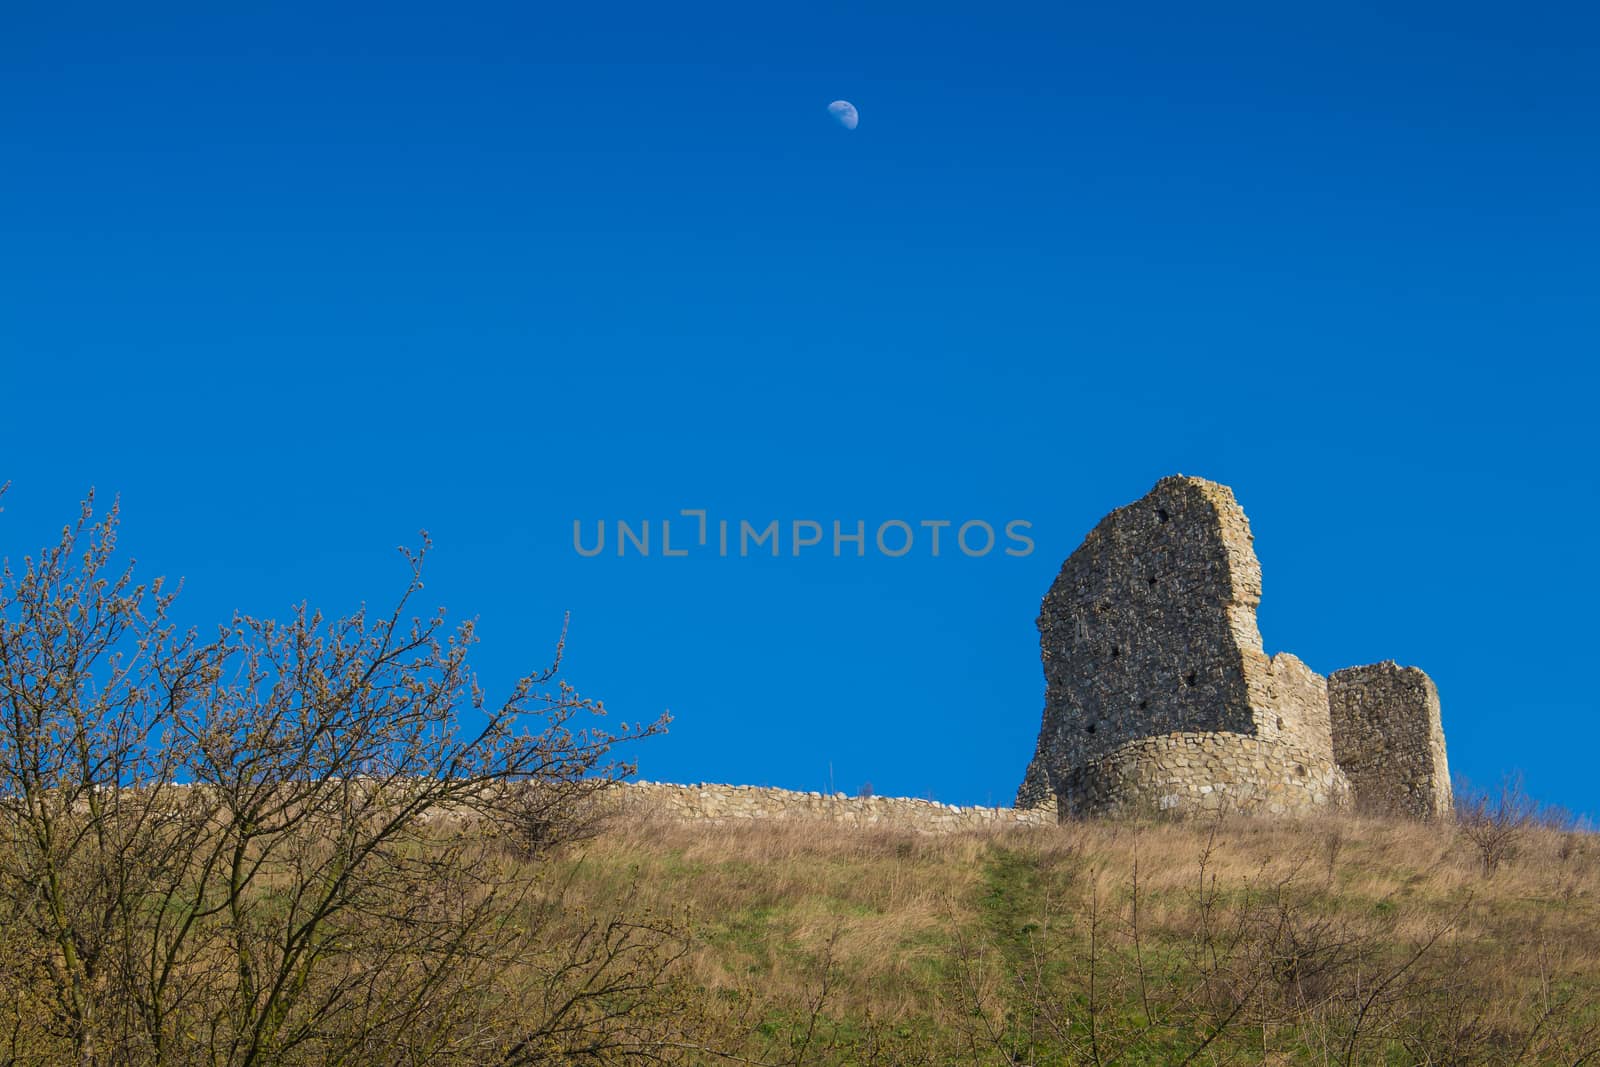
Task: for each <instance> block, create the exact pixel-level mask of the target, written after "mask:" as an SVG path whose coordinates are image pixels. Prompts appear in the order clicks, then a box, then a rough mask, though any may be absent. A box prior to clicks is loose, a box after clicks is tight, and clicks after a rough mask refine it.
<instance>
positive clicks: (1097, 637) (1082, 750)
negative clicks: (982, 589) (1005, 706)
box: [1017, 475, 1349, 814]
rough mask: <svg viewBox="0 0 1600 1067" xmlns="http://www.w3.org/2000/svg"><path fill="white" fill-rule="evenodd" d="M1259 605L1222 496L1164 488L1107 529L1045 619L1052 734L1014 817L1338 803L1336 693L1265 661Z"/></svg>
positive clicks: (1083, 552) (1245, 544)
mask: <svg viewBox="0 0 1600 1067" xmlns="http://www.w3.org/2000/svg"><path fill="white" fill-rule="evenodd" d="M1260 600H1261V566H1260V564H1259V563H1258V562H1257V561H1256V556H1255V552H1254V550H1253V549H1252V548H1251V534H1250V524H1249V521H1248V520H1247V519H1246V518H1245V515H1244V512H1243V511H1242V510H1241V509H1240V508H1239V505H1238V503H1237V502H1235V500H1234V498H1233V493H1232V492H1231V491H1230V490H1229V489H1228V488H1227V487H1226V486H1222V485H1218V484H1216V483H1215V482H1208V481H1205V480H1204V479H1201V478H1187V477H1184V476H1182V475H1176V476H1173V477H1170V478H1163V479H1162V480H1161V481H1160V482H1157V483H1156V486H1155V488H1154V489H1152V490H1151V491H1150V492H1149V493H1148V494H1146V495H1145V497H1144V498H1143V499H1141V500H1138V501H1136V502H1135V503H1133V504H1130V505H1128V506H1127V507H1123V508H1118V509H1117V510H1116V511H1114V512H1112V513H1111V514H1110V515H1108V516H1106V517H1105V518H1104V519H1103V520H1101V522H1100V524H1099V525H1098V526H1096V527H1095V528H1094V530H1093V531H1092V532H1091V533H1090V534H1089V536H1088V537H1087V538H1086V539H1085V540H1084V542H1083V544H1082V545H1081V546H1080V547H1079V548H1078V550H1077V551H1076V552H1074V553H1072V555H1071V556H1070V557H1069V558H1068V559H1067V561H1066V563H1065V564H1063V566H1062V568H1061V572H1060V574H1059V575H1058V576H1057V577H1056V580H1055V584H1054V585H1052V586H1051V587H1050V592H1049V593H1048V594H1047V595H1046V596H1045V598H1044V606H1043V608H1042V610H1041V611H1040V614H1039V638H1040V649H1041V652H1042V654H1043V658H1044V672H1045V711H1044V721H1043V725H1042V728H1041V730H1040V733H1039V743H1038V747H1037V750H1036V752H1035V755H1034V759H1033V762H1032V764H1031V765H1030V766H1029V768H1028V772H1027V775H1026V776H1025V778H1024V782H1023V787H1022V789H1021V790H1020V791H1019V793H1018V798H1017V802H1018V804H1019V806H1022V807H1034V806H1041V805H1048V804H1050V803H1051V801H1052V800H1054V801H1056V802H1057V803H1058V804H1059V807H1060V810H1061V811H1062V813H1064V814H1088V813H1093V812H1100V811H1107V810H1123V809H1127V808H1130V807H1146V808H1149V809H1150V810H1152V811H1155V810H1169V811H1176V812H1179V813H1182V812H1187V811H1192V810H1208V809H1211V808H1215V807H1226V808H1231V809H1235V810H1257V809H1260V810H1268V811H1272V810H1284V811H1294V810H1302V809H1306V808H1311V807H1316V806H1320V805H1330V804H1331V805H1337V804H1342V803H1344V802H1345V801H1346V800H1347V799H1348V794H1349V786H1348V783H1347V782H1346V780H1345V777H1344V775H1343V774H1342V773H1340V771H1339V769H1338V767H1337V766H1335V765H1334V762H1333V756H1332V746H1331V740H1330V735H1331V729H1330V724H1329V719H1328V699H1327V688H1326V685H1325V683H1324V682H1323V680H1322V678H1321V677H1319V676H1318V675H1317V674H1316V673H1314V672H1313V671H1311V670H1310V669H1309V668H1307V667H1306V666H1305V664H1303V663H1301V662H1300V661H1299V660H1297V659H1295V658H1294V657H1293V656H1290V655H1287V654H1282V653H1280V654H1279V655H1277V656H1274V657H1271V658H1269V657H1268V656H1267V655H1266V653H1265V651H1264V650H1263V648H1262V644H1261V633H1260V631H1259V629H1258V628H1257V626H1256V605H1257V604H1258V603H1259V602H1260ZM1246 742H1249V744H1248V745H1247V744H1246ZM1286 771H1287V773H1285V772H1286Z"/></svg>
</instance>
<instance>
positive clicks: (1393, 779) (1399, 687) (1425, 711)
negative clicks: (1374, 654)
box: [1328, 660, 1453, 818]
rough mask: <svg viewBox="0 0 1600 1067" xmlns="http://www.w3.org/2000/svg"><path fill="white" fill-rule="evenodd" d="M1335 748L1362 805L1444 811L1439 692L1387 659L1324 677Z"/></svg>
mask: <svg viewBox="0 0 1600 1067" xmlns="http://www.w3.org/2000/svg"><path fill="white" fill-rule="evenodd" d="M1328 704H1329V708H1330V711H1331V713H1332V721H1333V754H1334V758H1335V759H1337V760H1338V761H1339V765H1340V766H1341V767H1342V768H1344V772H1345V774H1346V775H1348V776H1349V778H1350V783H1351V785H1352V786H1353V787H1354V788H1355V791H1356V801H1357V804H1358V805H1359V806H1360V807H1361V808H1362V809H1363V810H1367V811H1373V812H1381V813H1384V814H1392V815H1412V816H1417V817H1420V818H1433V817H1436V816H1440V815H1444V814H1447V813H1449V812H1450V810H1451V806H1452V802H1453V800H1452V796H1451V790H1450V767H1449V764H1448V762H1447V760H1446V758H1445V748H1444V727H1443V725H1442V724H1441V723H1440V720H1439V692H1438V690H1437V689H1435V688H1434V685H1433V680H1432V679H1431V678H1429V677H1428V676H1427V675H1426V674H1424V673H1423V672H1422V671H1421V670H1419V669H1417V668H1416V667H1401V666H1399V665H1398V664H1396V663H1394V662H1393V661H1392V660H1390V661H1385V662H1383V663H1375V664H1373V665H1371V666H1367V667H1350V668H1348V669H1346V670H1342V671H1335V672H1333V673H1332V674H1331V675H1329V676H1328Z"/></svg>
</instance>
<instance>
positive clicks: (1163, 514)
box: [1156, 508, 1171, 522]
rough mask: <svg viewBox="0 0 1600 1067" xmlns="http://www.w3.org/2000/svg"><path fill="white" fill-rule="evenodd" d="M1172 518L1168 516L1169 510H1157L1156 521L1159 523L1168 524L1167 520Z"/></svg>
mask: <svg viewBox="0 0 1600 1067" xmlns="http://www.w3.org/2000/svg"><path fill="white" fill-rule="evenodd" d="M1170 517H1171V516H1169V515H1168V514H1167V509H1166V508H1156V521H1157V522H1166V521H1167V519H1168V518H1170Z"/></svg>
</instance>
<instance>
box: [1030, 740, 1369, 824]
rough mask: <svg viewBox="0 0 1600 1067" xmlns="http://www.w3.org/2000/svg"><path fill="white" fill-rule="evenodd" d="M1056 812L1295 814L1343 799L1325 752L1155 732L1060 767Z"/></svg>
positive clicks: (1346, 797)
mask: <svg viewBox="0 0 1600 1067" xmlns="http://www.w3.org/2000/svg"><path fill="white" fill-rule="evenodd" d="M1061 785H1062V788H1061V790H1060V791H1059V793H1058V794H1057V811H1058V814H1059V816H1060V817H1061V818H1063V819H1066V818H1073V817H1076V816H1082V815H1152V814H1168V813H1170V814H1183V815H1189V814H1201V813H1206V812H1215V811H1238V812H1245V813H1249V814H1267V815H1300V814H1306V813H1308V812H1312V811H1316V810H1319V809H1324V808H1327V807H1344V806H1345V805H1347V804H1348V803H1349V802H1350V787H1349V785H1348V783H1347V782H1346V780H1345V776H1344V774H1343V773H1342V772H1341V771H1340V768H1339V766H1338V765H1337V764H1335V763H1334V761H1333V760H1332V759H1331V758H1330V757H1329V755H1328V753H1327V750H1326V749H1324V750H1322V751H1320V752H1319V751H1315V750H1311V749H1304V748H1298V747H1296V746H1293V745H1289V744H1286V743H1284V742H1282V741H1277V740H1265V739H1258V738H1254V737H1250V736H1248V735H1246V734H1239V733H1231V732H1226V731H1210V732H1202V733H1193V732H1185V733H1174V734H1159V735H1157V736H1155V737H1146V738H1141V739H1139V740H1137V741H1130V742H1128V743H1127V744H1124V745H1122V746H1120V747H1119V748H1118V749H1117V750H1116V751H1114V752H1112V753H1110V754H1108V755H1105V756H1101V757H1099V758H1098V759H1094V760H1090V761H1089V762H1088V763H1084V764H1080V765H1078V766H1076V767H1073V768H1071V769H1070V770H1068V771H1067V773H1066V775H1065V777H1064V778H1063V779H1062V783H1061Z"/></svg>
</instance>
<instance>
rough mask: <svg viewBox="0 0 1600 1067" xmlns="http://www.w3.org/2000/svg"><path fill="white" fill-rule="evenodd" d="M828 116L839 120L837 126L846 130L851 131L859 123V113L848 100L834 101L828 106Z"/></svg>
mask: <svg viewBox="0 0 1600 1067" xmlns="http://www.w3.org/2000/svg"><path fill="white" fill-rule="evenodd" d="M828 114H830V115H832V116H833V117H834V118H836V119H838V120H839V125H841V126H843V127H844V128H845V129H847V130H853V129H855V128H856V125H857V124H858V123H860V121H861V112H859V111H857V110H856V106H855V105H854V104H852V103H851V102H850V101H848V100H835V101H834V102H833V103H831V104H829V105H828Z"/></svg>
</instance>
